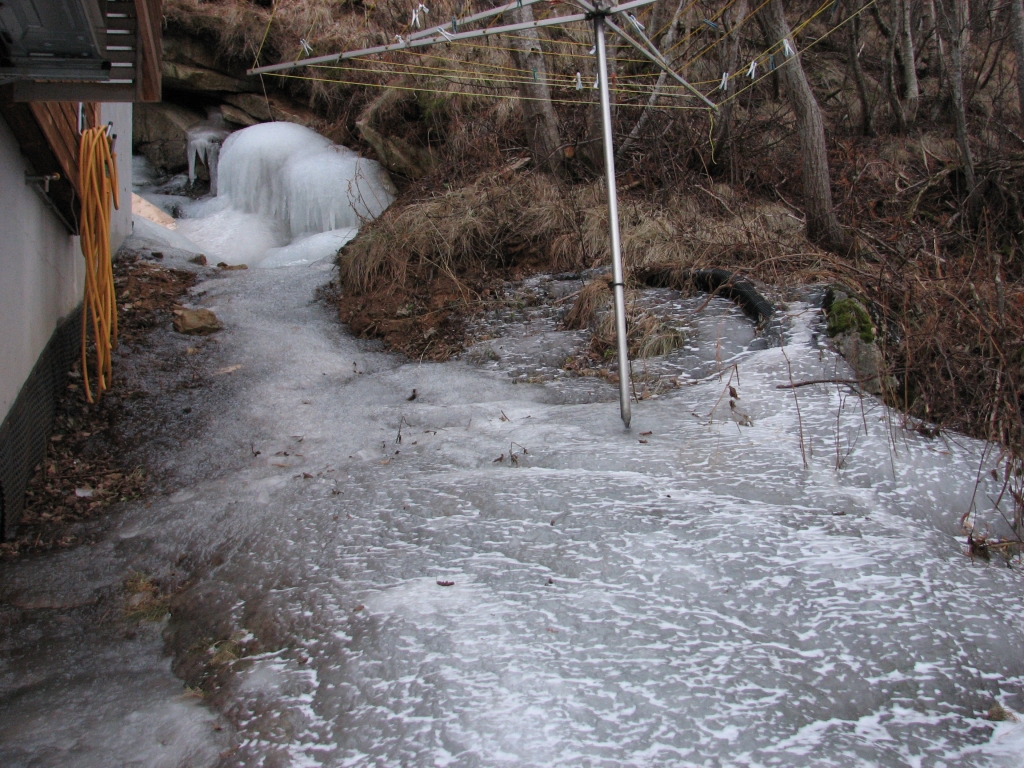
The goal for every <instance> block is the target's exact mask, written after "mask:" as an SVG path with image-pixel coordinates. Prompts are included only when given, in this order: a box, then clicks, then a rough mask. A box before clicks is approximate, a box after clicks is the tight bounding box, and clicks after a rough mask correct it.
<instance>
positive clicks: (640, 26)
mask: <svg viewBox="0 0 1024 768" xmlns="http://www.w3.org/2000/svg"><path fill="white" fill-rule="evenodd" d="M629 20H630V21H631V22H633V26H634V27H636V28H637V31H638V32H643V31H644V29H646V27H644V25H643V24H641V23H640V22H639V21H637V18H636V16H634V15H633V14H632V13H631V14H629Z"/></svg>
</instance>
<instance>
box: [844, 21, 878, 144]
mask: <svg viewBox="0 0 1024 768" xmlns="http://www.w3.org/2000/svg"><path fill="white" fill-rule="evenodd" d="M846 51H847V56H848V57H849V60H850V70H851V72H852V73H853V82H854V84H855V85H856V86H857V98H858V99H859V100H860V132H861V133H863V134H864V135H865V136H874V135H875V110H874V107H873V106H872V105H871V100H870V98H869V97H868V83H867V78H865V77H864V69H863V67H861V65H860V14H859V13H857V14H854V16H853V19H851V20H850V26H849V30H848V32H847V38H846Z"/></svg>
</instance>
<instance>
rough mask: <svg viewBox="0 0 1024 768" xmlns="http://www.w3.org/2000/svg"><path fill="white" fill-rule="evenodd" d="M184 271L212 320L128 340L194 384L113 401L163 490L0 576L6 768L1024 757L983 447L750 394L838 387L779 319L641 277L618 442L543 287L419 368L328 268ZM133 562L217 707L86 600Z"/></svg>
mask: <svg viewBox="0 0 1024 768" xmlns="http://www.w3.org/2000/svg"><path fill="white" fill-rule="evenodd" d="M222 170H223V168H222ZM226 179H227V174H223V173H222V175H221V181H222V188H223V185H224V184H225V183H227V184H228V185H230V182H227V181H226ZM149 234H154V233H153V232H150V233H149ZM158 234H159V233H155V235H158ZM136 242H137V243H138V242H139V241H136ZM172 245H173V244H172ZM178 245H179V246H181V247H184V246H186V245H187V241H185V240H182V241H180V242H179V243H178ZM161 247H162V249H163V252H164V254H165V258H164V263H165V264H169V265H185V264H187V262H186V261H185V259H186V258H187V256H188V255H189V254H188V251H187V249H186V250H179V249H178V248H175V247H169V248H168V247H164V246H161ZM203 274H204V277H205V279H204V280H203V281H202V282H201V283H200V284H198V285H197V286H196V287H195V289H194V291H193V295H192V297H191V302H192V303H193V304H194V305H196V306H204V307H208V308H210V309H212V310H214V311H215V312H216V313H217V315H218V317H219V318H220V319H221V321H222V322H223V323H224V325H225V329H224V330H223V331H221V332H220V333H219V334H217V335H215V336H213V337H210V338H209V339H206V340H191V339H190V340H183V339H182V338H181V337H174V336H173V335H172V334H171V332H170V331H168V330H167V329H161V330H159V331H157V332H156V335H155V336H154V340H153V343H154V344H157V345H163V349H164V356H165V357H166V359H167V360H169V361H173V362H172V364H177V365H186V364H187V365H189V366H190V367H192V369H193V371H194V372H195V375H196V376H197V377H199V380H201V381H202V382H203V386H199V387H195V388H190V389H188V390H183V391H175V392H162V391H160V390H159V387H155V388H154V390H153V391H152V392H149V393H148V396H147V397H146V398H145V399H143V400H140V403H144V404H145V407H146V408H149V409H150V411H147V418H149V419H152V420H154V422H160V423H163V424H165V425H166V426H165V432H166V433H167V434H164V435H162V436H161V439H159V440H155V441H153V442H151V443H148V444H147V445H148V446H149V447H148V448H144V449H143V453H144V455H140V456H139V458H145V459H146V460H147V462H148V464H149V466H150V467H151V468H152V470H153V472H154V473H155V475H156V476H157V477H158V478H159V482H160V484H161V487H163V488H165V489H168V492H167V493H165V494H163V495H159V496H157V497H156V498H153V499H150V500H149V501H148V502H146V503H138V504H133V505H128V506H127V507H126V508H125V509H123V510H121V511H120V512H119V513H118V514H117V515H116V516H113V517H111V518H109V519H108V521H107V522H105V523H104V524H103V525H104V526H105V528H104V532H103V534H102V535H101V537H100V541H99V543H98V544H96V545H95V546H93V547H89V548H85V547H83V548H79V549H77V550H71V551H69V552H64V553H61V554H59V555H56V556H53V557H50V558H41V559H38V560H31V561H25V562H21V563H17V564H5V565H3V566H0V585H2V587H3V597H4V604H5V607H4V610H3V611H2V612H0V618H3V619H4V620H5V626H9V628H8V629H3V628H0V640H2V642H3V646H2V647H3V650H4V653H3V655H2V656H0V723H2V725H0V764H2V765H4V766H7V765H11V766H58V765H60V766H67V765H75V766H79V765H81V766H105V765H112V764H116V765H140V766H150V765H154V766H164V765H167V766H179V767H180V768H186V767H187V766H188V767H193V766H194V767H198V766H204V767H205V766H213V765H220V766H266V767H267V768H271V767H275V766H332V767H333V766H339V767H340V766H350V765H351V766H362V765H389V766H390V765H394V766H434V765H452V766H467V767H468V766H501V765H509V766H549V765H550V766H553V765H559V766H561V765H574V766H575V765H580V766H621V765H636V766H652V765H666V766H772V765H778V766H805V765H807V766H809V765H833V766H861V765H863V766H875V765H880V766H904V765H920V766H1021V765H1024V725H1022V724H1019V723H1012V722H1010V723H992V722H989V721H987V720H986V719H984V718H983V714H984V712H985V711H986V710H988V708H989V707H990V706H991V705H992V704H993V703H995V702H997V701H998V702H1001V703H1002V704H1003V705H1005V706H1007V707H1008V708H1011V709H1013V710H1016V711H1022V710H1024V695H1022V693H1024V691H1022V685H1024V654H1022V653H1021V649H1022V648H1024V625H1022V623H1021V620H1020V606H1021V604H1022V599H1024V580H1022V579H1021V577H1020V575H1019V572H1018V569H1017V566H1015V567H1014V568H1008V567H1007V566H1006V564H1005V563H1002V562H1000V561H999V559H998V558H996V560H995V561H993V562H992V563H991V564H983V563H980V562H974V561H971V560H969V559H968V558H966V557H965V556H964V555H963V546H964V542H963V540H962V536H960V531H959V526H958V521H959V518H960V516H961V515H962V514H963V513H964V512H966V511H968V510H969V509H971V505H972V499H974V502H975V506H976V511H975V514H976V515H977V517H978V519H979V525H981V526H984V525H985V524H986V522H988V523H990V524H992V525H993V526H997V519H998V515H996V514H994V513H993V512H992V510H991V505H992V496H993V493H994V491H995V488H996V485H995V482H994V481H992V480H991V479H990V478H989V475H988V474H987V470H988V468H989V464H988V463H986V460H985V459H984V457H983V453H984V446H983V445H981V444H979V443H976V442H972V441H969V440H965V439H962V438H958V437H957V436H955V435H948V436H943V437H942V438H939V439H927V438H924V437H922V436H920V435H918V434H916V433H908V432H904V431H903V430H901V429H900V428H899V427H898V424H897V423H896V422H897V421H898V419H896V418H895V417H894V416H893V414H891V413H890V412H889V411H887V410H886V409H885V408H883V407H882V406H881V405H880V404H879V403H878V402H876V401H875V400H873V399H866V400H863V401H861V400H860V399H858V398H857V397H856V396H854V395H852V394H851V393H850V392H849V391H848V389H846V388H845V387H843V386H837V385H813V386H807V387H800V388H797V389H778V386H779V385H786V384H789V383H791V382H803V381H808V380H816V379H833V378H846V377H848V376H849V373H848V372H847V371H846V369H845V367H844V365H843V363H842V362H841V361H840V360H838V359H837V358H836V357H835V355H834V354H833V353H832V351H831V350H830V349H829V348H828V347H827V345H826V344H825V343H824V342H823V341H822V340H821V338H820V337H819V336H818V334H819V332H820V330H821V329H820V321H819V318H820V314H819V313H818V311H817V309H815V308H814V306H812V305H811V304H810V303H800V302H793V303H792V304H790V305H789V307H788V309H786V310H785V311H784V315H785V317H784V318H783V319H784V322H783V323H782V324H781V327H782V328H785V329H786V330H785V333H784V334H783V335H782V336H781V337H780V338H781V340H782V341H783V342H784V344H783V345H782V346H779V345H777V344H775V345H773V344H768V343H765V342H764V341H763V340H762V339H760V338H759V337H757V336H755V334H754V333H753V331H752V329H751V327H750V326H749V324H748V321H747V320H745V319H744V318H743V317H742V315H741V314H739V313H738V312H736V311H735V310H734V309H733V308H731V307H730V306H729V305H728V304H727V303H725V302H721V303H715V302H712V304H711V305H709V306H708V307H707V308H706V309H705V310H703V311H702V313H701V314H700V315H698V316H690V317H687V316H686V313H688V312H689V313H692V312H693V310H694V309H695V305H694V303H691V302H687V301H685V300H683V299H681V298H680V297H678V295H676V294H672V293H671V292H664V291H663V292H652V293H650V294H648V297H649V299H648V300H649V301H650V305H651V306H652V307H660V308H661V309H664V310H665V311H667V312H669V313H674V314H676V315H679V316H681V317H682V318H683V319H682V320H680V323H681V325H680V328H682V329H683V330H684V332H685V333H686V335H687V339H688V343H687V346H686V347H684V348H683V349H682V350H679V351H677V352H676V353H673V356H670V358H671V359H666V360H662V361H656V362H652V363H650V364H649V365H650V366H651V367H652V368H654V369H656V371H657V372H658V373H659V375H666V376H668V375H671V376H674V377H676V379H677V380H678V382H679V383H680V384H681V386H679V387H678V388H675V389H672V390H669V391H666V392H663V393H662V394H660V395H658V396H656V397H652V398H651V399H647V400H644V401H643V402H640V403H637V404H635V406H634V416H633V429H632V430H629V431H627V430H624V429H623V428H622V425H621V422H620V421H619V416H618V410H617V407H616V405H615V403H614V391H613V390H612V388H611V387H610V386H609V385H607V384H606V383H603V382H601V381H599V380H594V379H588V380H587V381H586V382H583V383H580V382H576V381H573V380H569V379H566V377H564V376H562V375H561V374H559V373H558V369H559V366H558V361H559V359H564V356H566V355H568V354H569V353H571V352H572V350H573V349H574V347H575V345H577V344H578V343H579V342H580V339H579V338H578V337H577V336H576V335H574V334H571V333H566V332H562V331H558V330H557V328H556V326H555V324H554V321H553V316H552V313H551V312H550V311H548V310H545V309H544V308H543V307H540V308H538V309H537V310H536V311H535V312H534V311H533V310H529V311H526V312H523V313H520V314H518V315H514V316H512V315H510V316H505V317H501V316H497V315H495V316H494V317H490V318H482V319H481V320H480V322H481V323H482V324H484V326H485V327H486V330H487V331H488V332H489V333H491V334H492V335H493V336H494V337H495V338H493V339H491V340H489V341H488V342H485V344H486V345H487V349H483V348H482V347H478V348H476V349H474V350H471V351H470V353H469V354H467V355H466V357H465V359H464V360H462V361H452V362H448V363H444V364H419V363H416V362H407V361H403V360H400V359H398V358H396V357H394V356H391V355H388V354H385V353H383V352H381V351H379V350H378V349H377V348H375V347H374V346H373V345H371V344H368V343H365V342H361V341H358V340H354V339H353V338H351V336H350V335H349V334H348V333H347V332H346V331H345V329H344V328H342V327H341V326H339V325H338V323H337V322H336V319H335V317H334V315H333V313H332V312H331V310H330V309H329V308H327V307H325V306H324V305H322V304H319V303H317V302H316V301H315V300H314V296H315V292H316V289H317V288H318V287H319V286H321V285H323V284H324V283H325V282H326V281H327V280H328V278H329V277H330V267H329V266H328V265H327V264H326V263H323V262H321V263H314V264H312V265H308V266H291V267H283V268H281V269H276V270H247V271H231V272H220V271H217V270H206V271H204V273H203ZM558 282H563V281H552V280H550V279H547V278H538V280H537V281H536V284H535V285H529V286H527V288H528V289H530V290H535V291H537V292H547V294H548V295H549V298H551V297H555V296H562V295H565V293H566V292H567V291H568V290H569V289H570V287H571V286H568V285H556V284H555V283H558ZM542 304H543V302H542ZM187 345H194V348H192V352H191V353H190V352H188V350H186V349H185V346H187ZM488 349H489V350H490V352H489V353H488V352H487V350H488ZM157 381H158V380H157ZM529 382H538V383H529ZM730 387H732V388H734V389H735V395H736V396H735V397H733V396H732V394H731V393H730V390H729V388H730ZM184 402H187V403H188V405H187V406H184V407H183V403H184ZM983 470H984V471H983ZM979 478H980V479H979ZM131 569H134V570H139V571H143V572H145V573H148V574H151V575H153V576H155V577H156V578H157V579H160V580H165V581H171V580H173V578H177V579H178V580H179V581H180V580H182V579H183V578H184V575H183V574H182V572H186V573H187V575H189V576H191V580H190V582H189V586H188V587H187V588H186V589H185V590H184V591H183V592H181V593H180V594H179V595H178V596H177V597H176V598H175V616H174V620H173V621H172V622H171V623H170V624H169V625H168V626H166V627H164V638H165V640H166V642H167V646H166V647H167V649H168V650H170V651H173V652H174V653H176V654H177V656H176V660H177V661H178V662H181V663H184V662H186V661H188V659H189V658H192V659H193V660H194V659H195V658H196V655H197V654H198V656H199V658H200V659H202V658H204V657H203V654H204V653H206V655H207V656H209V657H211V658H212V656H213V653H214V652H215V651H216V650H217V649H218V648H225V647H227V643H229V642H231V643H233V644H234V645H233V647H235V648H236V650H238V654H237V655H239V656H240V658H239V659H238V660H237V661H233V662H230V663H229V665H228V667H229V668H230V670H231V671H232V674H231V675H229V676H228V677H226V678H225V679H224V682H225V687H224V688H223V689H222V690H221V692H220V693H219V694H218V695H217V696H216V697H215V698H214V699H213V700H212V701H211V702H210V706H211V707H213V708H216V709H217V710H219V714H218V715H217V716H215V715H214V714H212V710H205V709H203V708H202V707H201V706H199V705H198V704H196V702H195V699H194V698H188V697H184V698H183V697H182V696H181V682H180V681H175V680H174V678H173V677H172V676H171V674H170V669H169V660H168V659H165V658H161V657H160V654H159V645H160V642H159V640H158V638H157V631H156V630H153V631H151V632H147V631H143V632H141V633H140V634H139V635H138V636H135V637H126V636H124V635H123V634H121V633H122V629H121V628H120V627H121V625H120V624H118V623H117V622H116V621H112V620H111V619H110V617H109V615H107V614H106V613H103V612H102V611H103V610H105V609H104V606H105V605H108V604H109V600H108V601H107V602H104V601H105V600H106V599H107V597H106V596H108V595H109V594H110V593H111V592H112V591H115V590H116V588H117V587H118V585H119V584H120V583H121V581H122V580H123V577H124V575H125V573H127V572H128V571H129V570H131ZM175 574H177V575H176V576H175ZM172 577H173V578H172ZM18 612H33V613H32V614H31V615H32V616H33V617H34V618H32V619H31V621H25V620H24V614H23V613H18ZM18 616H21V617H22V618H21V619H18V618H17V617H18ZM204 649H208V650H206V651H204ZM221 718H222V719H221ZM225 722H228V723H230V724H231V726H232V727H233V729H234V730H233V732H230V733H229V730H230V729H227V730H218V729H221V728H223V724H224V723H225Z"/></svg>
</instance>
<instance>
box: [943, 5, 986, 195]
mask: <svg viewBox="0 0 1024 768" xmlns="http://www.w3.org/2000/svg"><path fill="white" fill-rule="evenodd" d="M961 3H962V0H936V2H935V5H936V10H937V11H938V17H939V28H940V29H941V31H942V36H943V37H944V38H945V39H946V42H947V43H948V44H949V63H948V65H947V66H946V70H947V72H948V74H949V78H948V79H949V94H950V102H951V105H952V109H953V123H954V125H955V128H956V143H957V146H958V147H959V149H960V158H961V159H962V161H963V164H964V176H965V177H966V179H967V191H968V193H971V192H973V191H974V188H975V186H976V181H975V175H974V156H973V155H972V154H971V144H970V136H969V134H968V133H967V105H966V103H965V102H964V63H963V47H962V46H963V41H964V36H965V26H966V23H967V19H966V18H964V14H963V13H961V12H958V11H959V10H960V9H958V8H957V6H959V5H961Z"/></svg>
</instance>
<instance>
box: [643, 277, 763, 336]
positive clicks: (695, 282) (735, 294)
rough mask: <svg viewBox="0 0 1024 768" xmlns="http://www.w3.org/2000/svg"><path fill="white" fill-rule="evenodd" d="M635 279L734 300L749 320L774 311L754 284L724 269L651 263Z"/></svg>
mask: <svg viewBox="0 0 1024 768" xmlns="http://www.w3.org/2000/svg"><path fill="white" fill-rule="evenodd" d="M637 278H638V279H639V280H640V282H642V283H643V284H644V285H648V286H650V287H652V288H674V289H675V290H677V291H682V290H685V289H686V288H687V287H688V286H691V285H692V286H693V287H694V288H696V289H697V290H700V291H706V292H707V293H717V294H718V295H720V296H725V297H727V298H729V299H732V300H733V301H735V302H736V303H737V304H738V305H739V306H740V308H741V309H742V310H743V311H744V312H745V313H746V314H747V316H748V317H750V318H751V319H752V320H754V321H755V322H758V323H764V322H767V321H768V320H770V319H771V317H772V315H774V314H775V307H773V306H772V304H771V302H770V301H768V299H766V298H765V297H764V296H762V295H761V294H760V293H758V292H757V289H756V288H755V287H754V284H753V283H751V282H750V281H749V280H747V279H745V278H742V277H740V276H739V275H737V274H736V273H735V272H730V271H729V270H727V269H718V268H715V269H694V270H688V269H680V268H678V267H670V266H655V267H649V268H648V269H646V270H643V272H641V273H640V274H638V275H637Z"/></svg>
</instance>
